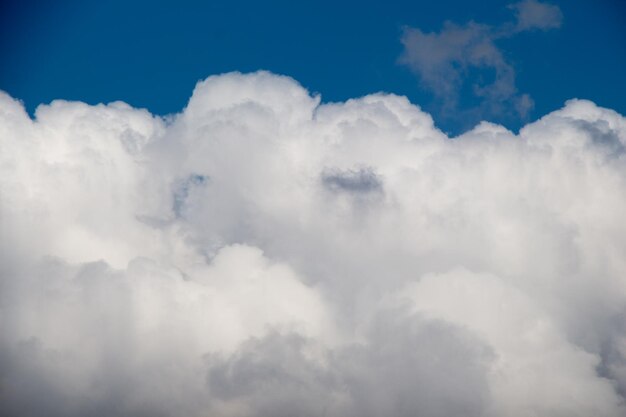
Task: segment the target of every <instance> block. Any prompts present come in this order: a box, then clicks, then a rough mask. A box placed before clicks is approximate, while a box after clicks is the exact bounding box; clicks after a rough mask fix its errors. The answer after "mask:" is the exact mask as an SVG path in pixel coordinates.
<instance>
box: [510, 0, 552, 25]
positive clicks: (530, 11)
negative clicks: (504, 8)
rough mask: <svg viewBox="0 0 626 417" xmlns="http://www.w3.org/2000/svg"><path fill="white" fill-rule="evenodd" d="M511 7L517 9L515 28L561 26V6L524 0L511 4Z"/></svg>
mask: <svg viewBox="0 0 626 417" xmlns="http://www.w3.org/2000/svg"><path fill="white" fill-rule="evenodd" d="M509 8H510V9H512V10H514V11H515V17H516V19H517V24H516V26H515V30H516V31H517V32H522V31H525V30H532V29H540V30H548V29H556V28H559V27H561V23H562V22H563V13H562V12H561V9H559V6H555V5H553V4H548V3H540V2H538V1H536V0H524V1H521V2H519V3H515V4H511V5H510V6H509Z"/></svg>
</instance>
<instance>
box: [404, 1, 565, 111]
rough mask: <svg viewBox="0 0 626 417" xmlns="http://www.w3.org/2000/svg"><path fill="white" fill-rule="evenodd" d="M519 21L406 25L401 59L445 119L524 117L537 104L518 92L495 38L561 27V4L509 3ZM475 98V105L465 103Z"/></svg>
mask: <svg viewBox="0 0 626 417" xmlns="http://www.w3.org/2000/svg"><path fill="white" fill-rule="evenodd" d="M509 7H510V8H511V9H513V10H514V11H515V14H516V21H515V22H514V23H504V24H502V25H500V26H490V25H485V24H481V23H476V22H473V21H472V22H469V23H466V24H464V25H459V24H456V23H452V22H445V23H444V25H443V28H442V29H441V31H439V32H430V33H426V32H423V31H422V30H421V29H419V28H410V27H409V28H405V29H404V31H403V33H402V37H401V42H402V44H403V45H404V51H403V53H402V55H401V56H400V58H399V62H400V63H401V64H404V65H406V66H407V67H409V68H410V69H411V71H412V72H413V73H415V74H416V75H417V76H418V78H419V80H420V84H421V86H422V87H423V88H424V89H425V90H428V91H430V92H431V93H432V94H433V95H434V97H435V99H436V102H437V106H438V107H439V111H440V113H441V114H440V116H442V117H444V118H471V119H475V120H472V123H476V122H478V121H479V120H481V119H483V118H485V117H487V118H492V117H496V118H506V117H512V116H513V117H516V118H517V117H519V118H521V119H526V118H527V117H528V115H529V112H530V111H531V110H532V108H533V107H534V102H533V100H532V98H531V97H530V95H529V94H527V93H520V92H518V89H517V86H516V82H515V69H514V67H513V65H511V64H510V63H509V62H508V61H507V60H506V58H505V55H504V53H503V52H502V50H501V49H500V48H499V47H498V45H497V44H496V42H497V41H498V40H499V39H501V38H507V37H510V36H513V35H515V34H517V33H519V32H522V31H526V30H531V29H541V30H547V29H551V28H555V27H559V26H560V25H561V21H562V17H563V16H562V13H561V11H560V9H559V8H558V7H557V6H553V5H550V4H544V3H539V2H537V1H535V0H527V1H523V2H520V3H516V4H514V5H511V6H509ZM466 96H467V97H471V98H472V99H473V100H474V101H475V103H476V104H473V105H470V106H462V105H461V104H460V103H461V101H462V99H464V98H467V97H466Z"/></svg>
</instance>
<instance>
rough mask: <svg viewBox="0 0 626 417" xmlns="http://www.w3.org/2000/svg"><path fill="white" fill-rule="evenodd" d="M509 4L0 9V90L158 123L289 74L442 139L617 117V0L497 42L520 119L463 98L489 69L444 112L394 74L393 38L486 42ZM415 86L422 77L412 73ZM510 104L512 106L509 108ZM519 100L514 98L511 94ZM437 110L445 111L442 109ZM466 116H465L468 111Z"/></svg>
mask: <svg viewBox="0 0 626 417" xmlns="http://www.w3.org/2000/svg"><path fill="white" fill-rule="evenodd" d="M510 3H511V2H510V1H482V2H465V1H452V0H440V1H437V2H430V1H429V2H421V1H385V2H382V1H379V2H372V1H362V2H331V1H314V2H313V1H301V2H293V1H270V2H247V1H238V2H211V1H207V2H201V1H190V0H180V1H177V2H159V1H132V2H128V1H120V0H112V1H108V2H102V1H70V0H62V1H35V0H24V1H15V2H3V3H2V6H0V7H2V9H0V62H2V65H1V66H0V89H2V90H5V91H7V92H9V93H10V94H11V95H12V96H14V97H16V98H19V99H21V100H23V101H24V103H25V105H26V107H27V109H28V110H29V111H31V112H32V111H33V110H34V108H35V107H36V106H37V105H38V104H40V103H47V102H50V101H51V100H53V99H56V98H63V99H70V100H82V101H86V102H88V103H94V104H95V103H98V102H109V101H113V100H123V101H125V102H128V103H129V104H131V105H133V106H138V107H146V108H148V109H150V110H151V111H152V112H155V113H157V114H167V113H172V112H177V111H180V110H181V109H182V108H183V107H184V105H185V104H186V102H187V100H188V98H189V96H190V93H191V90H192V88H193V86H194V85H195V83H196V82H197V81H198V80H200V79H204V78H206V77H207V76H209V75H212V74H218V73H223V72H227V71H235V70H236V71H242V72H248V71H255V70H258V69H266V70H269V71H272V72H276V73H280V74H286V75H289V76H291V77H293V78H295V79H296V80H298V81H299V82H300V83H302V84H303V85H304V86H305V87H306V88H308V89H309V90H310V91H312V92H319V93H320V94H321V95H322V98H323V100H324V101H343V100H347V99H349V98H353V97H359V96H362V95H365V94H368V93H372V92H377V91H385V92H391V93H395V94H400V95H406V96H407V97H409V99H410V100H411V101H412V102H413V103H416V104H418V105H420V106H422V107H423V108H424V109H425V110H427V111H429V112H430V113H431V114H432V115H433V117H434V118H435V120H436V122H437V124H438V126H440V127H441V128H442V129H444V130H445V131H448V132H451V133H453V134H455V133H459V132H461V131H464V130H466V129H467V128H469V127H471V126H472V125H474V124H475V123H476V122H477V121H478V120H480V119H487V120H492V121H494V122H498V123H502V124H504V125H505V126H507V127H509V128H511V129H517V128H519V127H520V126H521V125H522V124H524V123H525V122H528V121H530V120H534V119H535V118H537V117H540V116H542V115H544V114H546V113H547V112H549V111H552V110H554V109H556V108H559V107H561V106H562V104H563V103H564V101H565V100H567V99H570V98H586V99H590V100H592V101H594V102H595V103H597V104H599V105H601V106H605V107H609V108H612V109H615V110H617V111H618V112H620V113H622V114H624V113H626V100H624V97H626V83H624V80H623V74H624V73H626V7H625V6H624V5H623V3H622V2H620V1H608V0H596V1H591V0H570V1H563V2H552V4H555V5H557V6H558V7H559V8H560V10H561V13H562V20H561V24H560V26H559V27H554V28H550V29H547V30H539V29H533V30H525V31H520V32H519V33H515V34H514V35H512V36H504V37H498V38H497V39H495V40H494V41H493V45H494V46H495V47H496V48H497V49H498V51H499V52H500V53H501V56H502V58H503V60H504V61H505V62H506V65H507V68H508V67H510V68H511V69H512V70H513V71H514V77H515V80H514V84H513V85H514V88H515V89H516V90H517V92H518V95H521V94H527V95H528V96H529V97H530V98H531V99H532V101H533V102H534V107H532V108H530V109H529V111H528V112H526V114H525V115H522V114H520V113H518V112H515V111H513V110H512V107H513V104H512V102H511V103H508V102H507V103H504V104H503V107H505V109H504V111H502V112H493V111H490V110H485V108H484V106H482V107H481V106H480V99H479V98H477V97H476V95H475V94H474V93H473V92H472V86H473V84H474V83H475V81H476V80H478V82H479V83H480V82H482V83H486V84H489V83H490V79H491V78H493V77H494V75H493V68H489V67H487V68H484V67H482V68H481V67H478V68H471V67H469V68H467V69H466V70H464V71H463V72H462V74H461V77H463V78H464V81H463V82H462V83H461V84H459V85H457V86H453V87H454V88H458V97H457V100H456V104H454V105H453V106H452V107H451V109H450V108H449V109H448V110H445V109H444V107H445V105H444V104H442V100H441V94H440V93H441V92H440V91H437V88H438V87H437V86H428V85H424V83H423V80H422V79H421V76H420V73H416V72H415V71H411V69H410V67H409V66H408V65H405V64H403V63H402V62H401V59H400V57H401V56H402V54H403V48H404V46H403V44H402V42H401V39H402V36H403V33H406V30H408V28H419V29H420V30H421V31H422V33H425V34H427V33H431V32H437V33H438V32H440V31H441V30H442V27H443V24H444V22H445V21H449V22H452V23H453V24H456V25H458V26H459V27H465V26H464V25H466V24H467V23H468V22H469V21H473V22H477V23H480V24H483V25H485V26H488V27H489V28H491V29H492V30H493V31H497V30H499V28H502V27H503V25H507V24H511V22H513V21H514V19H515V17H514V10H512V9H511V8H510V7H507V5H509V4H510ZM422 75H423V74H422ZM511 97H513V96H511ZM515 97H517V96H515ZM443 101H445V100H443ZM470 110H471V111H470Z"/></svg>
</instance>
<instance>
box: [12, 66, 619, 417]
mask: <svg viewBox="0 0 626 417" xmlns="http://www.w3.org/2000/svg"><path fill="white" fill-rule="evenodd" d="M625 149H626V119H624V118H623V117H622V116H621V115H619V114H617V113H615V112H614V111H611V110H607V109H603V108H599V107H597V106H596V105H594V104H593V103H591V102H588V101H582V100H573V101H570V102H568V103H567V104H566V105H565V107H564V108H563V109H561V110H558V111H556V112H553V113H551V114H549V115H547V116H545V117H543V118H542V119H540V120H538V121H536V122H534V123H532V124H529V125H527V126H525V127H524V128H523V129H521V130H520V132H519V134H514V133H512V132H510V131H508V130H506V129H504V128H503V127H501V126H497V125H493V124H489V123H481V124H479V125H478V126H476V127H475V128H474V129H472V130H470V131H468V132H467V133H465V134H463V135H461V136H459V137H456V138H453V139H451V138H448V137H446V136H445V135H444V134H443V133H442V132H441V131H439V130H438V129H437V128H436V127H435V126H434V125H433V121H432V119H431V117H430V116H429V115H427V114H425V113H424V112H422V111H421V110H420V109H419V108H418V107H416V106H415V105H413V104H411V103H409V102H408V101H407V100H406V99H405V98H403V97H398V96H394V95H385V94H375V95H370V96H367V97H363V98H360V99H355V100H349V101H347V102H345V103H334V104H320V99H319V97H312V96H310V95H309V93H308V92H307V91H306V90H305V89H303V88H302V87H301V86H300V85H298V84H297V83H296V82H295V81H293V80H292V79H290V78H287V77H281V76H276V75H272V74H269V73H265V72H258V73H254V74H248V75H242V74H239V73H231V74H226V75H221V76H214V77H210V78H208V79H207V80H205V81H203V82H200V83H199V84H198V85H197V87H196V89H195V91H194V93H193V95H192V98H191V99H190V101H189V104H188V106H187V107H186V108H185V109H184V110H183V111H182V112H181V113H180V114H177V115H173V116H171V117H167V118H161V117H157V116H154V115H151V114H150V113H149V112H147V111H145V110H138V109H134V108H132V107H129V106H128V105H126V104H123V103H112V104H109V105H98V106H88V105H86V104H83V103H77V102H66V101H55V102H53V103H51V104H50V105H42V106H40V107H39V108H38V109H37V111H36V114H35V117H34V119H31V118H30V117H29V116H28V115H27V114H26V113H25V111H24V109H23V107H22V105H21V104H20V103H19V102H18V101H16V100H15V99H13V98H11V97H9V96H8V95H6V94H2V95H0V222H1V223H0V225H1V227H0V329H1V332H0V334H1V336H0V408H1V409H2V413H1V414H3V415H16V416H18V415H44V414H45V415H49V416H104V415H107V416H108V415H128V416H142V415H146V416H148V415H149V416H155V415H156V416H159V415H162V416H179V415H186V416H205V415H211V416H293V415H298V416H355V417H356V416H409V415H420V416H447V417H449V416H486V417H489V416H492V417H495V416H502V415H508V416H527V415H549V416H568V417H570V416H590V415H593V416H607V417H608V416H615V417H618V416H623V415H625V414H626V406H625V403H624V402H625V400H624V395H625V394H626V325H625V324H624V323H626V255H625V254H626V222H624V213H626V156H625V155H626V153H625Z"/></svg>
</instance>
